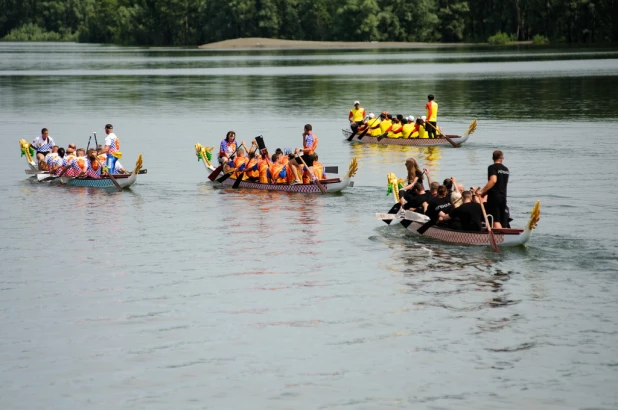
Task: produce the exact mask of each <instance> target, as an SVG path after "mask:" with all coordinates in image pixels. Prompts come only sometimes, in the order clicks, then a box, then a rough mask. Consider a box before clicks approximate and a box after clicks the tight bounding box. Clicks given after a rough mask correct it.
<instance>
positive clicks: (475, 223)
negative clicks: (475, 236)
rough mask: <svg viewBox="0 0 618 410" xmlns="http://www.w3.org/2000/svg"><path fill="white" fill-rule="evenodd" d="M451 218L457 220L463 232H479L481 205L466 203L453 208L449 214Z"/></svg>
mask: <svg viewBox="0 0 618 410" xmlns="http://www.w3.org/2000/svg"><path fill="white" fill-rule="evenodd" d="M449 216H450V217H451V218H459V220H460V221H461V229H463V230H464V231H480V230H481V222H482V221H483V219H484V217H483V211H482V210H481V205H480V204H478V203H476V202H466V203H465V204H461V205H460V206H459V207H458V208H455V209H453V210H452V211H451V213H450V214H449Z"/></svg>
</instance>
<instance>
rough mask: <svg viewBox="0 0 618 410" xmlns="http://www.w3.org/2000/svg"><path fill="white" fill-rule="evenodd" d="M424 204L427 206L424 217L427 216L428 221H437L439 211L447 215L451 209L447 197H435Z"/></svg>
mask: <svg viewBox="0 0 618 410" xmlns="http://www.w3.org/2000/svg"><path fill="white" fill-rule="evenodd" d="M426 202H427V204H428V206H427V212H425V215H427V216H428V217H429V218H430V219H438V214H439V213H440V211H442V212H444V213H445V214H448V213H449V212H450V210H451V208H452V207H453V205H452V204H451V201H450V199H449V198H448V197H444V198H440V197H437V196H436V197H434V198H432V199H430V200H429V201H426Z"/></svg>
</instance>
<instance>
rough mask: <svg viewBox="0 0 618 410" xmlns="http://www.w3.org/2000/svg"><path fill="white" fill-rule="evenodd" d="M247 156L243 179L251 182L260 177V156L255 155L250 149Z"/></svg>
mask: <svg viewBox="0 0 618 410" xmlns="http://www.w3.org/2000/svg"><path fill="white" fill-rule="evenodd" d="M247 158H248V159H249V160H248V161H247V165H246V167H245V176H244V178H243V179H246V180H249V181H253V182H255V181H258V180H259V178H260V170H259V162H260V156H259V155H257V153H256V151H252V152H250V153H249V156H248V157H247Z"/></svg>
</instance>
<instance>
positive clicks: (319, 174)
mask: <svg viewBox="0 0 618 410" xmlns="http://www.w3.org/2000/svg"><path fill="white" fill-rule="evenodd" d="M313 174H314V175H315V177H316V178H317V179H324V166H323V165H322V163H321V162H318V161H313ZM310 183H311V175H309V170H308V169H307V168H305V167H303V184H310Z"/></svg>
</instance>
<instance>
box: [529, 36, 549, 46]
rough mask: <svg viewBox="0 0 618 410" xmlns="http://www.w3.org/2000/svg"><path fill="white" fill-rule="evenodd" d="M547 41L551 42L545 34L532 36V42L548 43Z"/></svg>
mask: <svg viewBox="0 0 618 410" xmlns="http://www.w3.org/2000/svg"><path fill="white" fill-rule="evenodd" d="M547 43H549V39H548V38H547V37H545V36H542V35H540V34H537V35H536V36H534V37H532V44H547Z"/></svg>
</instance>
